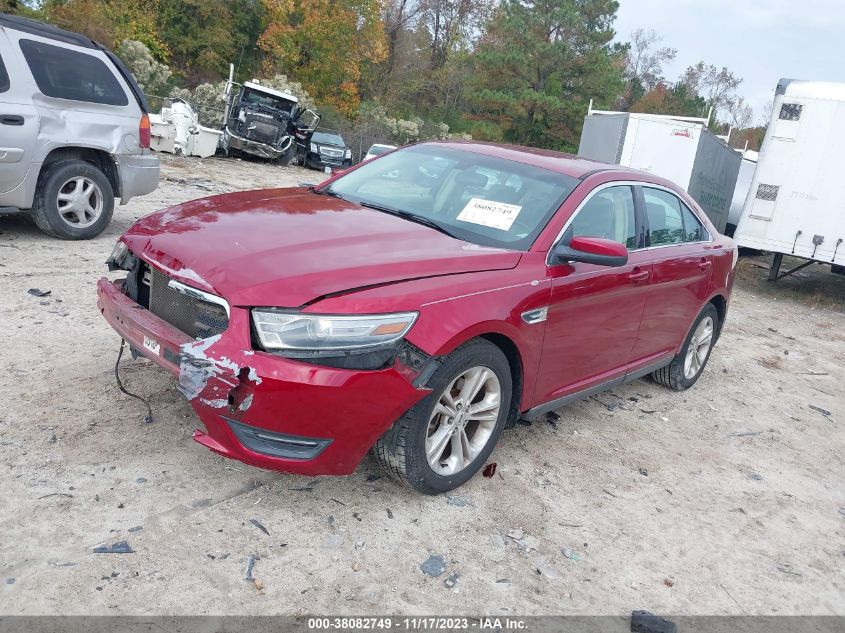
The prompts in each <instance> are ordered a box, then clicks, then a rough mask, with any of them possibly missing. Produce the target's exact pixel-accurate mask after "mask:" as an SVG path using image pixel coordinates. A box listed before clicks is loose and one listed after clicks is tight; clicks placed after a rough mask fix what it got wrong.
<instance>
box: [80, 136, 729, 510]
mask: <svg viewBox="0 0 845 633" xmlns="http://www.w3.org/2000/svg"><path fill="white" fill-rule="evenodd" d="M736 260H737V251H736V246H735V245H734V243H733V242H732V241H731V240H730V239H728V238H726V237H724V236H723V235H719V234H718V233H717V232H716V230H715V229H714V228H713V226H712V225H711V224H710V222H709V221H708V220H707V218H706V217H705V215H704V213H702V211H701V209H700V208H699V207H698V205H697V204H696V203H695V202H694V201H693V200H692V199H691V198H690V197H689V196H688V195H687V194H686V193H684V192H683V191H682V190H681V189H679V188H678V187H677V186H675V185H674V184H672V183H670V182H667V181H665V180H662V179H660V178H657V177H654V176H652V175H650V174H646V173H642V172H638V171H633V170H628V169H624V168H620V167H618V166H613V165H604V164H601V163H594V162H590V161H586V160H581V159H578V158H575V157H573V156H568V155H565V154H558V153H554V152H546V151H538V150H532V149H525V148H515V147H502V146H496V145H487V144H482V143H423V144H419V145H414V146H411V147H407V148H405V149H401V150H398V151H395V152H392V153H389V154H386V155H384V156H381V157H379V158H377V159H375V160H372V161H369V162H366V163H363V164H361V165H360V166H359V167H357V168H354V169H352V170H349V171H347V172H345V173H344V174H342V175H339V176H337V177H335V178H333V179H330V180H328V181H326V182H325V183H323V184H322V185H320V186H317V187H312V188H304V187H300V188H289V189H269V190H259V191H247V192H243V193H233V194H225V195H219V196H212V197H210V198H205V199H202V200H194V201H192V202H188V203H185V204H181V205H177V206H175V207H171V208H169V209H165V210H163V211H160V212H158V213H154V214H152V215H149V216H147V217H145V218H142V219H141V220H139V221H138V222H137V223H136V224H135V225H134V226H133V227H132V228H130V229H129V230H128V231H127V232H126V234H125V235H124V236H123V237H122V238H121V239H120V241H119V242H118V244H117V246H116V247H115V250H114V252H113V253H112V255H111V257H110V259H109V262H108V263H109V266H110V268H111V269H112V270H115V269H122V270H125V271H127V273H128V274H127V275H126V277H125V278H124V279H121V280H119V281H116V282H112V281H109V280H107V279H101V280H100V281H99V283H98V285H97V292H98V305H99V308H100V311H101V312H102V314H103V316H104V317H105V318H106V319H107V320H108V322H109V323H110V324H111V326H112V327H113V328H114V329H115V330H117V332H118V333H119V334H120V336H121V337H123V339H125V340H126V341H127V342H128V343H129V344H130V345H131V346H132V347H133V348H134V349H135V350H136V352H138V353H140V354H142V355H144V356H146V357H147V358H149V359H150V360H152V361H153V362H155V363H157V364H158V365H160V366H162V367H164V368H165V369H167V370H169V371H170V372H171V373H172V374H173V375H174V376H175V377H176V378H177V379H178V385H179V389H180V390H181V391H182V393H184V395H185V396H186V398H188V400H189V402H190V403H191V406H192V407H193V408H194V410H195V411H196V412H197V415H198V416H199V418H200V420H201V421H202V423H203V425H204V427H205V429H204V430H198V431H196V432H195V434H194V438H195V439H196V440H197V441H198V442H199V443H200V444H203V445H205V446H206V447H208V448H210V449H211V450H212V451H214V452H216V453H219V454H221V455H225V456H227V457H232V458H234V459H238V460H241V461H244V462H247V463H249V464H253V465H256V466H260V467H263V468H270V469H273V470H279V471H284V472H292V473H302V474H309V475H325V474H331V475H343V474H349V473H352V472H353V471H354V470H355V468H356V466H357V465H358V463H359V461H360V460H361V458H362V457H363V456H364V454H365V453H366V452H367V451H368V450H371V449H372V450H373V451H374V453H375V455H376V457H377V459H378V460H379V461H380V462H381V463H382V464H383V466H384V467H385V469H386V470H387V472H389V473H390V474H391V475H392V476H393V477H395V478H396V479H398V480H399V481H402V482H404V483H406V484H408V485H410V486H412V487H413V488H416V489H417V490H419V491H422V492H424V493H430V494H433V493H439V492H444V491H447V490H451V489H453V488H455V487H457V486H459V485H461V484H463V483H464V482H465V481H467V480H468V479H469V478H470V477H472V475H473V474H474V473H475V472H476V471H478V469H479V468H480V467H481V466H483V465H484V463H485V460H487V458H488V457H489V456H490V454H491V452H492V451H493V448H494V447H495V445H496V443H497V442H498V440H499V436H500V434H501V432H502V429H503V428H504V427H505V426H506V425H508V424H512V423H514V422H515V421H516V419H517V418H519V417H520V416H522V417H535V416H538V415H540V414H543V413H545V412H548V411H551V410H553V409H556V408H558V407H560V406H562V405H564V404H566V403H567V402H570V401H572V400H574V399H576V398H582V397H585V396H587V395H590V394H593V393H596V392H598V391H601V390H603V389H608V388H610V387H613V386H614V385H618V384H620V383H622V382H627V381H631V380H634V379H636V378H640V377H643V376H646V375H649V374H650V375H651V376H653V377H654V379H655V380H656V381H657V382H659V383H661V384H663V385H666V386H667V387H670V388H672V389H677V390H682V389H687V388H689V387H691V386H692V385H693V384H694V383H695V381H696V380H698V378H699V376H700V375H701V372H702V371H703V370H704V366H705V364H706V363H707V359H708V357H709V355H710V352H711V350H712V348H713V344H714V343H715V342H716V340H717V339H718V337H719V333H720V331H721V328H722V325H723V323H724V321H725V315H726V313H727V308H728V301H729V298H730V291H731V286H732V284H733V278H734V268H735V265H736Z"/></svg>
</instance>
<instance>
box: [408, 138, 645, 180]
mask: <svg viewBox="0 0 845 633" xmlns="http://www.w3.org/2000/svg"><path fill="white" fill-rule="evenodd" d="M421 145H442V146H444V147H451V148H453V149H462V150H465V151H469V152H475V153H477V154H483V155H485V156H493V157H495V158H503V159H505V160H512V161H516V162H519V163H525V164H526V165H533V166H535V167H541V168H543V169H548V170H549V171H555V172H558V173H560V174H565V175H566V176H571V177H573V178H579V179H583V178H585V177H587V176H589V175H591V174H594V173H596V172H599V171H616V172H624V173H626V174H630V176H631V177H632V178H634V179H636V180H640V179H642V177H644V176H648V177H649V178H648V179H649V180H650V179H651V178H652V177H653V176H652V175H651V174H648V173H646V172H643V171H640V170H638V169H631V168H629V167H624V166H621V165H611V164H608V163H600V162H598V161H595V160H589V159H587V158H581V157H580V156H575V155H574V154H566V153H564V152H555V151H552V150H548V149H539V148H535V147H522V146H518V145H501V144H498V143H485V142H482V141H429V142H426V143H421Z"/></svg>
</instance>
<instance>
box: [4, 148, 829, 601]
mask: <svg viewBox="0 0 845 633" xmlns="http://www.w3.org/2000/svg"><path fill="white" fill-rule="evenodd" d="M162 176H163V180H162V183H161V186H160V187H159V189H158V190H157V191H156V192H154V193H153V194H151V195H149V196H146V197H144V198H140V199H137V200H134V201H132V202H131V203H130V204H129V205H128V206H125V207H119V208H118V209H117V211H116V214H115V219H114V222H113V223H112V225H111V227H110V228H109V229H108V230H107V231H106V232H105V233H104V234H103V235H102V236H100V237H99V238H98V239H96V240H93V241H90V242H83V243H70V242H61V241H57V240H53V239H50V238H47V237H45V236H43V235H41V234H40V233H39V232H38V231H37V230H36V229H35V227H34V226H32V225H30V224H28V223H26V222H25V221H24V220H22V219H19V218H18V219H12V218H0V280H2V281H0V372H1V373H2V376H3V378H2V381H0V404H2V407H0V491H2V492H0V614H59V613H62V614H65V613H72V614H155V613H168V614H190V613H209V614H247V613H250V614H313V613H332V614H339V613H358V614H372V613H386V612H395V613H405V614H420V613H436V614H447V613H449V614H458V613H463V614H482V613H484V614H494V613H495V614H552V613H555V614H559V613H564V614H576V613H582V614H596V613H600V614H626V613H630V611H631V610H632V609H649V610H652V611H656V612H663V613H670V614H743V613H745V614H799V613H800V614H808V613H813V614H834V613H835V614H845V599H843V596H845V483H844V482H845V461H844V460H843V454H845V432H844V431H843V421H844V420H845V394H844V393H843V380H844V379H845V363H843V358H845V311H843V306H845V278H842V277H836V276H833V275H830V274H829V273H816V272H812V271H810V272H807V273H806V274H805V275H804V277H802V278H798V279H790V280H785V281H784V282H782V283H780V284H779V285H778V286H777V287H776V288H774V289H772V288H769V287H767V285H766V283H765V282H764V281H763V279H764V277H765V270H764V268H762V267H761V266H764V265H765V264H764V262H765V260H763V259H753V260H752V259H744V260H742V261H741V263H740V266H741V275H740V281H739V283H738V285H737V288H736V289H735V292H734V299H733V305H732V307H731V310H730V314H729V320H728V323H727V326H726V328H725V332H724V336H723V337H722V340H721V341H720V342H719V344H718V347H717V348H716V350H715V352H714V354H713V357H712V359H711V361H710V365H709V366H708V368H707V370H706V372H705V374H704V376H703V377H702V378H701V380H700V381H699V383H698V384H697V385H696V386H695V388H694V389H692V390H691V391H689V392H686V393H680V394H679V393H673V392H670V391H667V390H665V389H663V388H661V387H659V386H657V385H655V384H653V383H650V382H645V381H638V382H635V383H633V384H631V385H627V386H625V387H623V388H619V389H615V390H614V391H612V392H608V393H604V394H602V395H600V396H598V397H596V398H593V399H590V400H587V401H584V402H581V403H578V404H575V405H572V406H569V407H566V408H564V409H562V410H561V411H560V413H561V415H562V419H561V420H560V421H559V422H558V423H557V424H556V426H553V425H551V424H549V423H546V422H540V423H534V424H533V425H531V426H520V427H518V428H516V429H514V430H511V431H508V432H506V433H505V435H504V436H503V438H502V441H501V443H500V445H499V447H498V448H497V450H496V451H495V453H494V455H493V460H495V461H496V462H497V463H498V474H497V475H496V476H495V477H494V478H492V479H485V478H482V477H476V478H475V479H474V480H472V481H471V482H470V483H469V484H468V485H467V486H465V487H464V488H462V489H460V490H459V491H456V493H455V496H453V497H447V496H442V497H435V498H428V497H422V496H419V495H417V494H414V493H412V492H410V491H408V490H405V489H401V488H398V487H397V486H395V485H394V484H392V483H391V482H390V481H388V480H386V479H384V478H379V474H378V471H377V468H376V464H375V463H374V462H373V461H372V460H371V459H370V458H367V459H366V460H365V461H364V463H362V464H361V466H360V468H359V469H358V472H357V473H356V474H354V475H353V476H350V477H347V478H319V479H308V478H303V477H294V476H288V475H281V474H276V473H270V472H266V471H261V470H258V469H254V468H251V467H248V466H245V465H243V464H240V463H237V462H232V461H227V460H225V459H223V458H222V457H219V456H216V455H214V454H212V453H210V452H209V451H207V450H206V449H204V448H203V447H201V446H199V445H197V444H196V443H194V442H193V441H192V440H191V433H192V431H193V430H194V428H195V427H196V426H197V424H198V421H197V420H196V418H195V416H194V414H193V412H192V410H191V409H190V407H189V406H188V405H187V404H186V402H185V401H184V400H183V398H182V396H181V395H180V394H179V392H178V391H177V390H176V388H175V386H174V383H173V381H172V379H171V378H170V377H169V376H168V375H167V374H166V373H165V372H163V371H161V370H159V369H157V368H156V367H155V366H154V365H152V364H150V363H148V362H146V361H131V360H126V359H125V360H124V361H123V364H122V373H123V376H124V378H125V381H126V383H127V385H128V386H129V387H130V388H131V389H134V390H135V391H137V392H139V393H141V394H143V395H145V396H146V397H148V398H149V400H150V402H151V404H152V407H153V410H154V414H155V422H154V423H153V424H149V425H145V424H143V423H142V421H141V419H142V410H141V408H140V406H139V403H138V402H136V401H134V400H130V399H128V398H126V397H125V396H124V395H123V394H121V393H120V392H119V391H118V390H117V388H116V386H115V382H114V376H113V373H112V371H113V365H114V361H115V357H116V353H117V348H118V337H117V336H116V334H115V333H114V332H113V331H112V330H111V329H110V328H109V327H108V325H107V324H106V323H105V321H104V320H103V319H102V318H100V316H99V314H98V312H97V308H96V306H95V291H94V284H95V281H96V280H97V278H98V277H100V276H102V275H103V274H104V271H105V267H104V265H103V262H104V260H105V258H106V256H107V255H108V253H109V252H110V250H111V248H112V245H113V244H114V241H115V239H116V238H117V237H118V235H119V234H120V233H121V232H122V231H124V230H125V229H126V228H127V227H128V226H129V225H130V224H131V223H132V222H133V221H134V220H135V219H137V218H138V217H140V216H142V215H144V214H146V213H149V212H150V211H153V210H155V209H158V208H160V207H163V206H166V205H168V204H171V203H175V202H179V201H183V200H188V199H191V198H196V197H200V196H204V195H208V194H209V193H210V192H217V191H227V190H234V189H247V188H253V187H265V186H273V185H280V184H291V183H296V182H297V181H299V180H303V179H305V180H312V181H313V180H315V179H319V178H320V174H319V173H318V172H305V171H303V170H300V169H293V168H291V169H282V168H278V167H272V166H267V165H261V164H256V163H247V162H240V161H233V160H223V159H210V160H203V161H200V160H198V159H183V160H177V159H173V158H171V159H167V160H166V161H165V163H164V165H163V170H162ZM30 288H38V289H41V290H49V291H50V294H49V295H48V296H46V297H43V298H38V297H34V296H32V295H30V294H28V292H27V291H28V290H29V289H30ZM252 519H255V520H256V521H257V522H259V523H260V524H261V525H262V526H264V527H265V528H266V530H267V532H269V534H265V533H264V532H263V531H261V530H260V529H259V528H258V527H256V526H255V525H254V524H253V523H251V520H252ZM123 540H126V541H128V542H129V544H130V546H131V547H132V549H133V550H134V553H131V554H95V553H93V552H92V549H93V548H94V547H95V546H97V545H100V544H104V543H105V544H111V543H114V542H116V541H123ZM250 555H256V556H257V557H258V560H257V561H256V562H255V566H254V572H253V573H254V576H255V578H256V579H257V581H256V582H246V581H245V580H244V571H245V568H246V565H247V559H248V557H249V556H250ZM431 555H439V556H442V557H443V561H444V567H445V571H444V573H442V574H441V575H440V576H438V577H430V576H426V575H424V574H423V573H422V572H421V570H420V565H421V563H423V562H424V561H426V560H427V559H428V558H429V557H430V556H431ZM447 581H448V582H447Z"/></svg>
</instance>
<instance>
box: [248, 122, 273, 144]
mask: <svg viewBox="0 0 845 633" xmlns="http://www.w3.org/2000/svg"><path fill="white" fill-rule="evenodd" d="M246 124H247V125H246V137H247V138H248V139H251V140H255V141H259V142H261V143H268V144H270V145H274V144H275V143H276V138H278V134H279V128H278V126H276V125H273V124H272V123H263V122H261V120H259V119H256V118H255V117H251V116H247V118H246Z"/></svg>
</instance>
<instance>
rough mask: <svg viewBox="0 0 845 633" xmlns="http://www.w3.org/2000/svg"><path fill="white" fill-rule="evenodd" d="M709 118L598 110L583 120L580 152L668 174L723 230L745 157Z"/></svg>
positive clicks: (596, 157)
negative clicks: (713, 129)
mask: <svg viewBox="0 0 845 633" xmlns="http://www.w3.org/2000/svg"><path fill="white" fill-rule="evenodd" d="M708 123H709V118H706V119H704V118H697V117H675V116H665V115H656V114H639V113H633V112H612V111H607V110H593V103H592V101H591V102H590V107H589V110H588V112H587V116H586V117H585V118H584V129H583V131H582V132H581V142H580V144H579V146H578V155H579V156H583V157H584V158H590V159H592V160H598V161H601V162H605V163H615V164H617V165H625V166H626V167H634V168H636V169H642V170H643V171H647V172H649V173H653V174H655V175H657V176H661V177H663V178H667V179H669V180H671V181H673V182H674V183H676V184H677V185H679V186H680V187H682V188H683V189H684V190H685V191H686V192H687V193H689V195H690V196H691V197H692V198H693V199H694V200H695V201H696V202H698V204H699V205H700V206H701V208H702V209H704V212H705V213H706V214H707V216H708V217H709V218H710V220H711V221H712V222H713V225H714V226H715V227H716V228H717V229H718V230H719V232H720V233H721V232H724V230H725V225H726V223H727V219H728V211H729V210H730V205H731V198H732V197H733V192H734V187H735V186H736V179H737V174H738V173H739V165H740V162H741V158H740V156H739V154H738V153H737V152H735V151H734V150H732V149H731V148H729V147H728V145H727V144H726V143H725V141H724V140H722V139H721V138H720V137H717V136H716V135H715V134H713V133H712V132H710V130H708V129H707V125H708Z"/></svg>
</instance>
